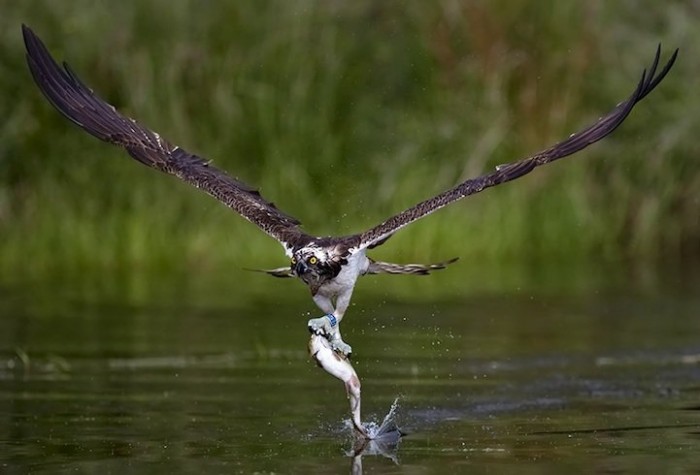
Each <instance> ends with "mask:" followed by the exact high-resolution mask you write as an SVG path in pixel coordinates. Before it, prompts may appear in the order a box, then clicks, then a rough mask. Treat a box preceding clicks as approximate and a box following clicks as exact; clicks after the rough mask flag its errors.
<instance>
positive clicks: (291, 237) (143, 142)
mask: <svg viewBox="0 0 700 475" xmlns="http://www.w3.org/2000/svg"><path fill="white" fill-rule="evenodd" d="M22 33H23V35H24V43H25V45H26V48H27V63H28V64H29V69H30V71H31V73H32V76H33V77H34V81H35V82H36V84H37V85H38V86H39V89H41V92H43V93H44V95H45V96H46V98H47V99H48V100H49V102H51V104H53V106H54V107H55V108H56V109H58V111H59V112H61V113H62V114H63V115H64V116H66V117H67V118H68V119H70V120H71V121H72V122H73V123H75V124H76V125H78V126H80V127H81V128H82V129H83V130H85V131H86V132H88V133H90V134H91V135H94V136H95V137H97V138H98V139H100V140H103V141H105V142H109V143H111V144H114V145H119V146H121V147H123V148H124V149H126V151H127V152H128V153H129V155H131V156H132V157H133V158H135V159H136V160H138V161H139V162H141V163H143V164H144V165H147V166H149V167H151V168H155V169H156V170H160V171H162V172H165V173H169V174H171V175H175V176H177V177H178V178H180V179H182V180H184V181H186V182H187V183H190V184H192V185H194V186H196V187H197V188H201V189H202V190H204V191H206V192H207V193H209V194H210V195H211V196H213V197H214V198H216V199H218V200H219V201H221V202H222V203H224V204H225V205H226V206H228V207H230V208H232V209H233V210H235V211H237V212H238V213H239V214H241V215H242V216H243V217H244V218H246V219H248V220H249V221H251V222H252V223H254V224H256V225H258V226H259V227H260V228H261V229H262V230H263V231H265V232H266V233H267V234H269V235H270V236H272V237H274V238H275V239H277V240H278V241H280V242H281V243H282V244H283V245H284V246H285V247H287V248H290V247H293V245H294V243H295V242H297V241H300V240H302V241H303V240H304V239H305V238H306V236H305V234H304V233H302V232H301V231H300V230H299V228H298V226H299V224H300V222H299V221H297V220H296V219H295V218H293V217H291V216H289V215H286V214H284V213H283V212H282V211H280V210H279V209H277V207H275V205H274V204H272V203H270V202H269V201H266V200H265V199H264V198H263V197H262V196H260V193H258V191H257V190H256V189H254V188H252V187H250V186H249V185H247V184H245V183H243V182H241V181H239V180H237V179H235V178H233V177H231V176H229V175H227V174H226V173H225V172H223V171H221V170H218V169H217V168H215V167H213V166H211V165H210V164H209V161H208V160H205V159H203V158H201V157H198V156H197V155H193V154H191V153H188V152H186V151H185V150H183V149H181V148H180V147H178V146H175V145H172V144H170V143H169V142H167V141H166V140H164V139H163V138H161V137H160V135H158V134H157V133H155V132H153V131H151V130H149V129H147V128H145V127H143V126H141V125H140V124H138V123H137V122H136V121H135V120H133V119H130V118H128V117H125V116H123V115H121V114H120V113H119V112H117V110H116V109H115V108H114V106H112V105H110V104H108V103H107V102H105V101H103V100H102V99H100V98H99V97H98V96H97V95H96V94H95V93H94V92H93V91H92V90H91V89H90V88H88V87H87V86H85V85H84V84H83V83H82V82H81V81H80V79H78V77H77V76H76V75H75V73H74V72H73V71H72V70H71V69H70V68H69V67H68V65H67V64H66V63H63V68H61V67H60V66H59V65H58V64H57V63H56V61H54V59H53V58H52V57H51V55H50V54H49V52H48V50H47V49H46V47H45V46H44V44H43V43H42V42H41V40H40V39H39V38H38V37H37V36H36V35H35V34H34V32H33V31H32V30H31V29H29V28H28V27H27V26H25V25H22Z"/></svg>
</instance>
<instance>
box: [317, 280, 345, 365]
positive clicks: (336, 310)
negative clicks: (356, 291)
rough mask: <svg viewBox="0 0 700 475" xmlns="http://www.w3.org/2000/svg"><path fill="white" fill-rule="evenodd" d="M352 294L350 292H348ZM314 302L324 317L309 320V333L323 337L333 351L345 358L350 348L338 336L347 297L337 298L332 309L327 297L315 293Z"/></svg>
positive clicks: (331, 303) (329, 299)
mask: <svg viewBox="0 0 700 475" xmlns="http://www.w3.org/2000/svg"><path fill="white" fill-rule="evenodd" d="M350 293H352V292H350ZM313 299H314V302H315V303H316V305H318V308H320V309H321V310H322V311H323V312H325V313H326V315H324V316H322V317H319V318H312V319H311V320H309V323H308V325H309V331H310V332H311V333H315V334H317V335H323V336H325V337H326V338H327V339H328V341H329V342H330V343H331V346H332V348H333V350H335V351H339V352H341V353H342V354H344V355H345V356H348V355H350V354H351V353H352V347H351V346H350V345H348V344H347V343H345V342H344V341H343V339H342V338H341V336H340V321H341V320H342V319H343V315H344V314H345V310H347V307H348V304H349V303H350V299H349V297H347V298H345V299H343V298H342V295H341V296H339V297H338V300H337V305H336V306H335V307H334V306H333V302H332V301H331V298H330V297H329V296H327V295H322V294H321V293H317V294H316V295H314V297H313Z"/></svg>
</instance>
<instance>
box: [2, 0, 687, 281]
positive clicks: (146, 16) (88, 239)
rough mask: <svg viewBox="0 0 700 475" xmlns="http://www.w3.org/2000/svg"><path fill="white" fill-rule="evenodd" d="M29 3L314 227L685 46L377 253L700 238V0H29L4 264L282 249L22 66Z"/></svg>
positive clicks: (124, 105)
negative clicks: (573, 144) (617, 122)
mask: <svg viewBox="0 0 700 475" xmlns="http://www.w3.org/2000/svg"><path fill="white" fill-rule="evenodd" d="M21 23H26V24H28V25H29V26H30V27H32V28H33V29H34V30H35V31H36V32H37V33H38V34H39V35H40V37H42V38H43V40H44V41H45V42H46V44H47V46H48V48H49V49H50V50H51V52H52V53H53V54H54V55H55V56H56V57H57V58H59V59H65V60H66V61H68V62H69V63H70V64H71V66H72V67H73V69H74V70H75V71H77V73H78V74H79V75H80V76H81V78H82V79H83V80H84V81H85V82H86V83H87V84H89V85H90V86H91V87H92V88H94V89H95V90H96V91H97V92H98V93H99V94H100V95H102V96H103V97H104V98H106V99H107V100H108V101H110V102H111V103H112V104H114V105H116V106H117V107H118V108H119V109H120V110H122V111H123V112H125V113H127V114H128V115H130V116H132V117H134V118H136V119H138V120H139V121H140V122H142V123H144V124H146V125H148V126H150V127H152V128H153V129H155V130H157V131H158V132H160V133H161V134H162V135H163V136H165V137H167V138H169V139H170V140H171V141H173V142H175V143H177V144H178V145H180V146H182V147H183V148H185V149H187V150H189V151H191V152H194V153H197V154H199V155H202V156H204V157H207V158H211V159H213V160H214V162H215V164H216V165H217V166H219V167H221V168H223V169H225V170H228V171H229V172H230V173H231V174H233V175H235V176H238V177H239V178H240V179H242V180H244V181H246V182H248V183H251V184H254V185H256V186H259V187H260V189H261V191H262V193H263V195H264V196H265V197H266V198H268V199H270V200H272V201H274V202H276V203H278V205H279V206H280V207H281V208H282V209H283V210H285V211H286V212H288V213H290V214H292V215H294V216H296V217H298V218H299V219H300V220H301V221H302V222H303V223H304V228H305V229H306V230H307V231H309V232H311V233H313V234H318V235H322V234H343V233H351V232H356V231H360V230H363V229H365V228H367V227H369V226H372V225H374V224H377V223H378V222H380V221H382V220H383V219H385V218H386V217H387V216H388V215H390V214H392V213H394V212H397V211H400V210H403V209H404V208H406V207H408V206H410V205H412V204H414V203H416V202H417V201H419V200H422V199H424V198H426V197H428V196H430V195H432V194H434V193H437V192H439V191H442V190H443V189H445V188H447V187H450V186H452V185H454V184H455V183H457V182H459V181H461V180H464V179H466V178H468V177H471V176H475V175H479V174H481V173H482V172H484V171H486V170H488V169H489V168H491V167H493V166H494V165H496V164H499V163H503V162H508V161H512V160H514V159H518V158H521V157H524V156H526V155H528V154H530V153H532V152H535V151H538V150H540V149H542V148H544V147H546V146H549V145H551V144H552V143H554V142H556V141H558V140H560V139H562V138H563V137H566V136H567V135H568V134H569V133H571V132H574V131H576V130H577V129H579V128H581V127H583V126H585V125H587V124H588V123H590V122H592V121H593V120H595V119H596V118H597V117H598V116H600V115H602V114H604V113H606V112H607V111H609V110H610V109H611V108H612V107H613V106H614V105H615V104H616V103H617V102H619V101H621V100H623V99H624V98H626V97H627V95H628V94H629V93H630V92H631V91H632V90H633V89H634V87H635V85H636V83H637V81H638V79H639V77H640V74H641V72H642V70H643V68H645V67H646V66H648V65H649V64H650V62H651V60H652V58H653V55H654V51H655V49H656V45H657V43H659V42H661V43H662V44H663V58H668V55H670V53H671V52H672V51H673V49H674V48H676V47H680V49H681V52H680V56H679V60H678V63H677V64H676V67H675V68H674V70H673V71H672V72H671V74H670V75H669V76H668V78H667V79H666V81H665V82H664V83H663V84H661V86H660V87H659V88H658V89H657V90H656V91H654V93H653V94H652V95H650V96H649V97H648V99H646V100H645V101H644V102H642V103H641V104H640V105H639V106H638V107H637V109H635V110H634V112H633V113H632V115H631V116H630V117H629V119H628V120H627V122H625V124H624V125H623V126H622V127H621V128H620V129H618V130H617V131H616V132H615V133H614V134H613V136H611V137H610V138H608V139H606V140H605V141H604V142H602V143H599V144H597V145H595V146H593V147H591V148H589V149H587V150H585V151H584V152H582V153H579V154H578V155H576V156H575V157H571V158H567V159H565V160H563V161H561V162H558V163H557V164H554V165H551V166H548V167H545V168H542V169H540V170H538V171H537V172H535V173H534V174H532V175H529V176H527V177H526V178H524V179H522V180H518V181H516V182H513V183H511V184H508V185H506V186H504V187H499V188H497V189H493V190H489V191H486V192H485V193H483V194H480V195H477V196H475V197H472V198H469V199H467V200H465V201H463V202H461V203H459V204H457V205H453V206H451V207H449V208H448V209H445V210H442V211H440V212H439V213H437V214H435V215H433V216H431V217H429V218H427V219H424V220H422V221H421V222H419V223H417V224H415V225H413V226H412V227H411V229H410V230H406V231H403V232H400V233H399V234H397V236H395V237H394V238H393V239H392V240H391V243H390V245H387V246H384V247H382V248H380V249H377V250H376V252H375V253H374V254H373V255H374V256H375V257H378V258H382V259H395V260H399V261H419V262H420V261H430V260H440V259H445V258H449V257H453V256H461V257H462V259H463V260H462V265H465V266H466V267H472V268H482V267H485V266H487V265H502V264H503V263H505V262H508V263H510V262H514V263H516V264H517V263H518V262H530V263H532V262H535V263H549V264H552V263H554V264H556V265H566V266H571V265H584V264H585V263H586V262H589V261H591V260H595V261H596V262H597V261H600V260H612V261H615V260H627V261H635V262H648V263H656V262H659V261H672V262H677V263H683V262H686V263H687V262H688V259H690V258H693V257H695V256H697V255H698V254H700V158H699V157H698V151H699V150H698V149H699V147H698V140H697V133H698V130H700V94H698V82H697V78H698V77H699V76H700V59H698V58H700V55H699V54H698V48H697V46H696V45H698V44H700V8H699V7H698V6H697V3H696V2H690V1H687V2H683V1H669V2H658V1H655V0H644V1H617V2H605V1H587V2H561V1H553V0H543V1H521V0H502V1H500V0H499V1H492V0H489V1H485V0H484V1H462V2H460V1H451V0H444V1H431V2H427V1H425V2H424V1H412V2H398V1H387V2H376V1H369V0H367V1H353V2H337V1H306V0H302V1H286V0H284V1H282V0H281V1H258V0H255V1H236V2H234V1H228V2H223V1H222V2H215V1H175V2H173V1H166V0H148V1H131V2H111V1H87V0H77V1H71V2H54V1H48V0H45V1H38V0H33V1H24V2H5V3H4V4H3V6H2V14H1V15H0V34H1V35H2V38H1V39H2V47H1V49H0V95H1V97H0V116H1V117H2V118H3V120H2V122H1V123H0V273H1V274H2V275H6V276H8V275H15V276H16V275H25V276H41V275H47V274H52V275H58V276H63V275H69V274H76V275H77V274H80V275H95V276H98V275H102V274H107V273H112V272H119V271H133V270H144V271H149V272H150V271H153V272H156V273H160V272H163V271H168V272H187V273H193V272H194V273H205V272H217V271H222V270H224V271H225V270H227V269H231V272H239V269H241V268H249V267H270V266H279V265H284V264H285V263H286V259H285V257H284V256H283V254H282V253H281V250H282V249H281V247H279V245H278V244H277V243H276V242H275V241H273V240H272V239H270V238H268V237H266V236H265V235H263V234H262V233H260V232H259V231H258V230H257V228H255V227H254V226H253V225H251V224H249V223H247V222H246V221H245V220H243V219H242V218H240V217H238V216H236V215H235V214H232V213H231V212H230V211H229V210H228V209H227V208H225V207H224V206H221V205H219V204H218V203H217V202H216V201H214V200H212V199H211V198H209V197H207V196H206V195H204V194H202V193H200V192H198V191H196V190H194V189H190V188H189V187H188V186H187V185H185V184H182V183H180V182H178V180H176V179H174V178H172V177H168V176H165V175H160V174H158V173H156V172H154V171H153V170H149V169H147V168H146V167H143V166H141V165H139V164H138V163H136V162H135V161H133V160H131V159H130V158H129V157H128V156H127V155H126V154H125V153H123V152H122V151H120V150H119V149H117V148H113V147H110V146H108V145H106V144H103V143H101V142H99V141H97V140H95V139H93V138H91V137H89V136H88V135H86V134H85V133H83V132H82V131H80V130H79V129H78V128H76V127H75V126H73V125H72V124H70V123H69V122H68V121H66V120H65V119H64V118H62V117H61V116H59V114H58V113H57V112H56V111H55V110H54V109H53V108H52V107H51V106H50V105H49V104H48V103H47V102H46V101H45V100H44V98H43V97H42V96H41V94H40V93H39V91H38V89H37V88H36V87H35V85H34V84H33V82H32V81H31V79H30V75H29V73H28V71H27V67H26V64H25V60H24V52H23V45H22V42H21V34H20V25H21ZM465 263H466V264H465ZM244 277H245V276H244Z"/></svg>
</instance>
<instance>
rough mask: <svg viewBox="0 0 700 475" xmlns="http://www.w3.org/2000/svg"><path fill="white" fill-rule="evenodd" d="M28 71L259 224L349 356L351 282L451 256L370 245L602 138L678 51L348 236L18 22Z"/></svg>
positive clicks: (316, 325) (107, 136)
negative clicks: (540, 134)
mask: <svg viewBox="0 0 700 475" xmlns="http://www.w3.org/2000/svg"><path fill="white" fill-rule="evenodd" d="M22 32H23V35H24V43H25V46H26V55H27V62H28V65H29V69H30V71H31V74H32V76H33V78H34V81H35V82H36V84H37V85H38V86H39V89H41V92H43V93H44V95H45V96H46V98H47V99H48V100H49V102H50V103H51V104H53V106H54V107H55V108H56V109H58V111H59V112H60V113H61V114H63V115H64V116H65V117H66V118H68V119H69V120H71V121H72V122H73V123H75V124H76V125H78V126H79V127H80V128H82V129H83V130H85V131H86V132H88V133H89V134H91V135H94V136H95V137H97V138H98V139H100V140H103V141H105V142H108V143H111V144H114V145H118V146H120V147H122V148H124V149H125V150H126V151H127V152H128V154H129V155H131V157H133V158H134V159H136V160H138V161H139V162H141V163H142V164H144V165H146V166H148V167H151V168H155V169H156V170H160V171H161V172H165V173H169V174H171V175H175V176H177V177H178V178H180V179H181V180H184V181H185V182H187V183H189V184H191V185H194V186H196V187H197V188H200V189H202V190H204V191H206V192H207V193H208V194H210V195H211V196H213V197H214V198H216V199H218V200H219V201H221V202H222V203H224V204H225V205H226V206H228V207H230V208H232V209H233V210H234V211H236V212H237V213H239V214H240V215H241V216H243V217H244V218H246V219H247V220H248V221H250V222H252V223H253V224H255V225H257V226H258V227H260V228H261V229H262V230H263V231H264V232H265V233H267V234H269V235H270V236H272V237H273V238H275V239H276V240H277V241H279V242H280V243H281V244H282V246H283V247H284V251H285V253H286V255H287V256H288V258H289V259H290V264H289V265H288V266H285V267H280V268H277V269H270V270H265V271H264V272H267V273H269V274H270V275H273V276H276V277H297V278H299V279H301V280H302V281H303V282H304V283H305V284H306V285H307V286H308V287H309V289H310V291H311V295H312V298H313V300H314V302H315V303H316V305H317V306H318V307H319V308H320V309H321V310H322V311H323V312H324V314H325V315H323V316H322V317H319V318H313V319H311V320H309V322H308V325H309V330H310V331H311V332H313V333H316V334H319V335H323V336H325V337H326V338H328V341H330V342H331V344H332V348H333V349H334V350H335V351H338V352H340V353H343V354H345V355H349V354H350V352H351V351H352V349H351V347H350V346H349V345H348V344H346V343H345V342H344V341H343V340H342V338H341V335H340V328H339V325H340V321H341V320H342V319H343V316H344V315H345V312H346V310H347V309H348V305H349V304H350V298H351V296H352V292H353V289H354V287H355V283H356V281H357V279H358V278H359V277H360V276H362V275H366V274H380V273H388V274H419V275H420V274H428V273H429V272H430V271H433V270H437V269H443V268H444V267H445V266H446V265H448V264H450V263H451V262H454V260H455V259H452V260H450V261H446V262H440V263H437V264H429V265H422V264H408V265H401V264H391V263H386V262H380V261H375V260H373V259H371V258H369V257H367V255H366V253H367V251H368V250H369V249H372V248H374V247H377V246H379V245H381V244H384V243H385V242H386V241H387V239H389V238H390V237H391V236H392V235H393V234H394V233H395V232H397V231H398V230H400V229H401V228H403V227H405V226H407V225H409V224H411V223H413V222H415V221H417V220H418V219H420V218H423V217H425V216H427V215H429V214H430V213H433V212H434V211H437V210H439V209H440V208H442V207H444V206H447V205H449V204H451V203H454V202H455V201H457V200H460V199H462V198H464V197H466V196H469V195H473V194H475V193H478V192H480V191H482V190H484V189H486V188H489V187H492V186H496V185H500V184H501V183H505V182H508V181H511V180H515V179H516V178H520V177H521V176H523V175H526V174H528V173H530V172H531V171H532V170H533V169H535V167H538V166H540V165H544V164H546V163H549V162H552V161H554V160H557V159H559V158H562V157H566V156H568V155H571V154H573V153H575V152H578V151H579V150H581V149H583V148H585V147H587V146H588V145H591V144H592V143H594V142H597V141H598V140H601V139H602V138H604V137H606V136H607V135H608V134H610V133H611V132H612V131H613V130H615V129H616V128H617V127H618V126H619V125H620V124H621V123H622V122H623V121H624V120H625V118H627V116H628V114H629V113H630V112H631V111H632V108H633V107H634V106H635V105H636V104H637V103H638V102H639V101H641V100H642V99H644V98H645V97H646V96H647V94H649V93H650V92H651V91H652V90H653V89H654V88H655V87H656V86H657V85H658V84H659V83H660V82H661V81H662V80H663V79H664V77H665V76H666V74H667V73H668V72H669V70H670V69H671V67H672V66H673V64H674V62H675V60H676V56H677V53H678V50H676V51H675V52H674V53H673V54H672V55H671V58H670V59H669V60H668V62H667V63H666V64H665V65H664V66H663V67H662V68H661V70H660V71H658V72H657V68H658V66H659V57H660V50H661V48H660V46H659V47H658V48H657V50H656V55H655V57H654V61H653V63H652V64H651V67H650V68H649V70H644V71H643V72H642V75H641V79H640V80H639V83H638V84H637V86H636V88H635V89H634V91H633V92H632V94H631V95H630V96H629V97H628V98H627V99H626V100H625V101H623V102H620V103H619V104H618V105H617V106H615V107H614V108H613V109H612V110H611V111H610V112H609V113H608V114H606V115H604V116H603V117H601V118H599V119H598V120H597V121H595V122H594V123H593V124H591V125H590V126H588V127H586V128H584V129H582V130H580V131H578V132H576V133H574V134H572V135H570V136H569V137H568V138H566V139H564V140H563V141H561V142H559V143H557V144H555V145H553V146H551V147H549V148H547V149H545V150H542V151H541V152H537V153H535V154H534V155H531V156H529V157H527V158H524V159H521V160H518V161H514V162H511V163H508V164H504V165H500V166H497V167H495V169H494V170H491V171H488V172H487V173H485V174H484V175H482V176H479V177H476V178H472V179H469V180H466V181H464V182H462V183H459V184H457V185H456V186H454V187H453V188H450V189H449V190H446V191H444V192H442V193H440V194H438V195H436V196H434V197H432V198H428V199H426V200H424V201H421V202H420V203H418V204H416V205H415V206H412V207H410V208H408V209H407V210H405V211H402V212H401V213H398V214H396V215H394V216H391V217H390V218H389V219H387V220H386V221H384V222H382V223H380V224H378V225H377V226H374V227H372V228H370V229H368V230H367V231H364V232H361V233H358V234H353V235H349V236H341V237H332V236H324V237H319V236H313V235H310V234H307V233H305V232H304V231H302V230H301V228H300V224H301V223H300V222H299V221H298V220H297V219H295V218H293V217H292V216H290V215H288V214H286V213H283V212H282V211H280V210H279V209H278V208H277V207H276V206H275V205H274V204H273V203H271V202H269V201H267V200H265V199H264V198H263V197H262V196H261V195H260V193H259V192H258V191H257V190H256V189H255V188H252V187H251V186H249V185H247V184H245V183H243V182H241V181H239V180H238V179H237V178H234V177H232V176H230V175H228V174H226V173H225V172H223V171H221V170H219V169H217V168H215V167H214V166H212V165H211V163H210V162H209V161H208V160H205V159H204V158H202V157H199V156H197V155H194V154H192V153H190V152H187V151H186V150H183V149H182V148H180V147H179V146H177V145H174V144H172V143H171V142H169V141H167V140H165V139H164V138H163V137H161V136H160V135H159V134H157V133H156V132H153V131H152V130H150V129H148V128H146V127H144V126H142V125H141V124H139V123H138V122H136V121H135V120H133V119H131V118H129V117H126V116H124V115H122V114H120V113H119V112H118V111H117V110H116V109H115V108H114V106H112V105H110V104H108V103H107V102H105V101H104V100H102V99H101V98H100V97H99V96H98V95H97V94H95V93H94V92H93V90H92V89H90V88H89V87H87V86H86V85H85V84H84V83H83V82H82V81H81V80H80V79H79V78H78V76H77V75H76V74H75V73H74V72H73V70H72V69H71V68H70V67H69V66H68V65H67V64H66V63H63V67H61V66H59V65H58V64H57V63H56V61H55V60H54V59H53V58H52V57H51V55H50V54H49V52H48V50H47V49H46V47H45V46H44V44H43V43H42V42H41V40H40V39H39V38H38V37H37V36H36V34H34V32H33V31H32V30H31V29H30V28H28V27H27V26H25V25H23V26H22Z"/></svg>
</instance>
